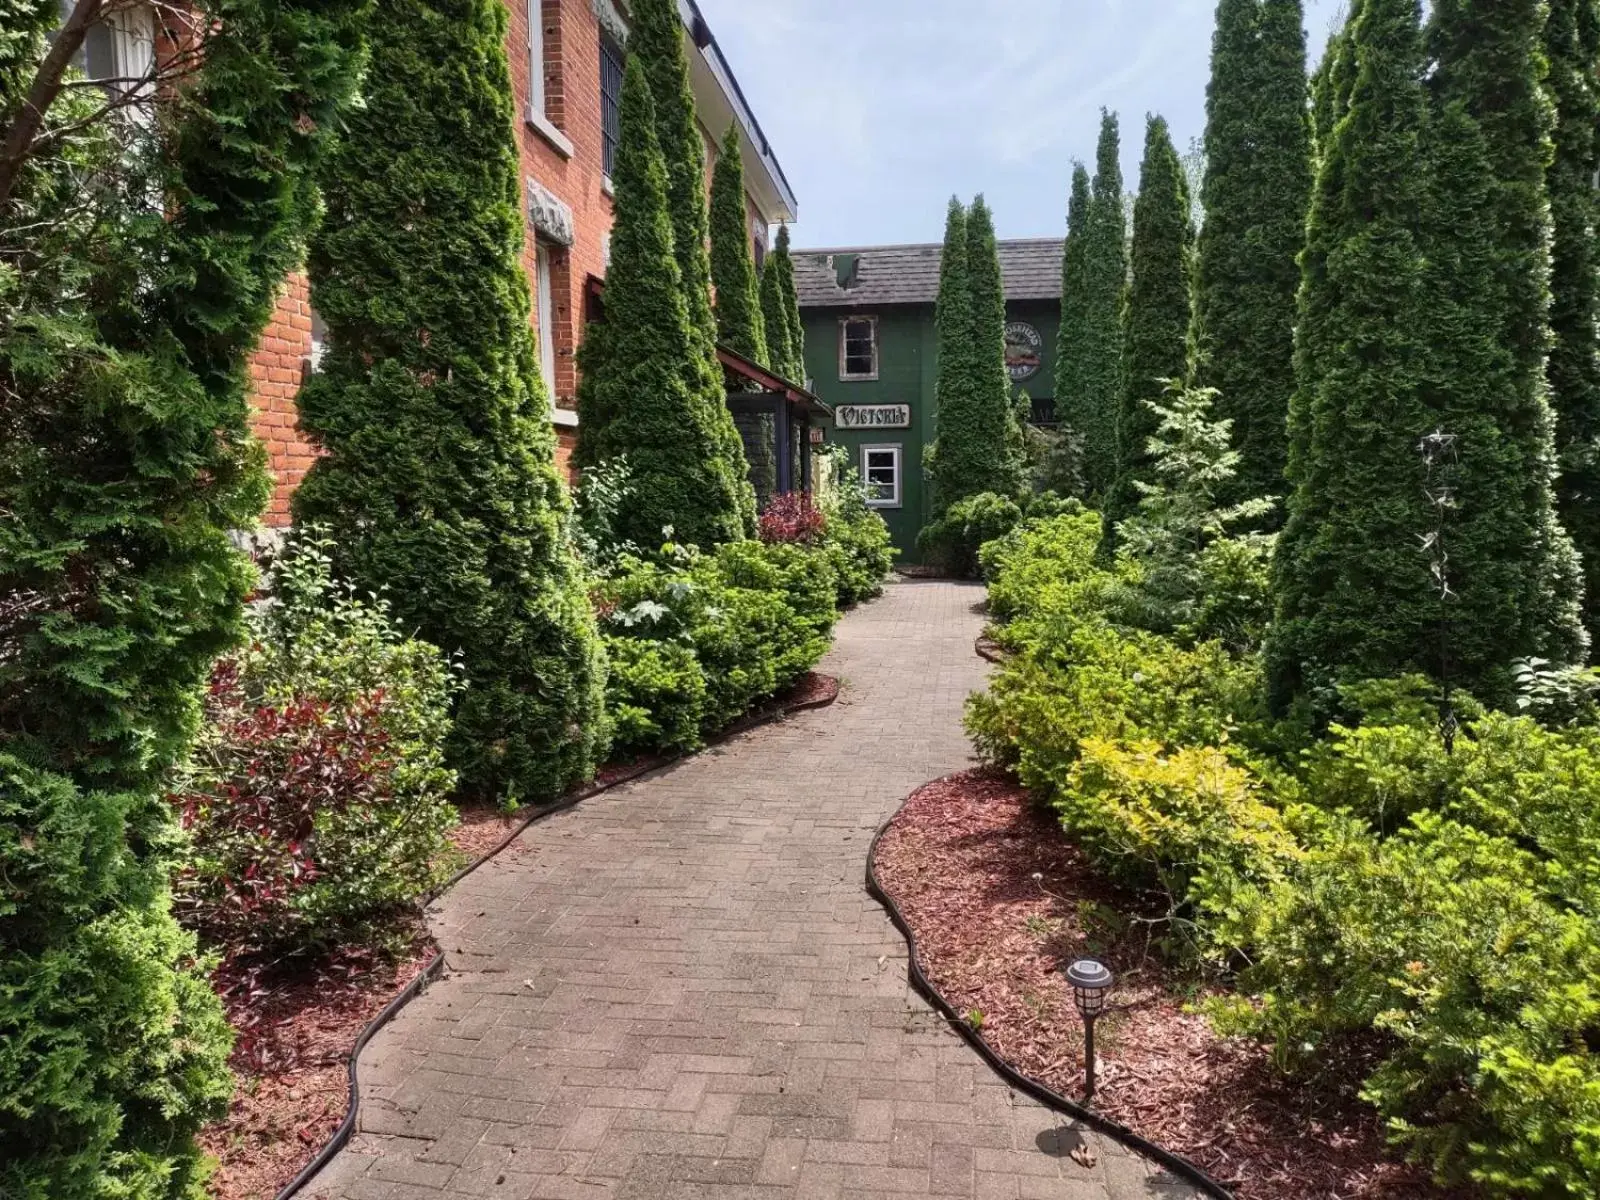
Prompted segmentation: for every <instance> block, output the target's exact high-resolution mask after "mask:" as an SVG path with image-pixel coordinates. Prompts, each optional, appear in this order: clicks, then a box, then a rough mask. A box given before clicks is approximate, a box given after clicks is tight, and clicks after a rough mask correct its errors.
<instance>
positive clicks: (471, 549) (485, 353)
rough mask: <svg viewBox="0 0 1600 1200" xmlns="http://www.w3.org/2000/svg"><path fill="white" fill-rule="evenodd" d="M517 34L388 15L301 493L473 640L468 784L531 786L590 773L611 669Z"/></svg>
mask: <svg viewBox="0 0 1600 1200" xmlns="http://www.w3.org/2000/svg"><path fill="white" fill-rule="evenodd" d="M505 36H506V12H505V6H504V5H503V4H501V3H499V0H391V2H390V3H387V4H385V5H384V7H383V12H382V19H381V20H377V21H374V22H373V26H372V63H371V66H370V68H369V70H368V72H367V75H366V87H365V104H364V106H363V107H362V108H361V109H360V110H358V111H357V112H355V113H353V114H352V116H351V119H350V126H349V130H348V132H347V133H346V135H345V137H344V139H343V140H342V142H341V143H340V146H339V149H338V151H337V153H336V154H335V155H334V156H333V158H332V161H331V162H330V163H329V166H328V169H327V170H326V171H325V172H324V173H323V189H324V194H325V196H326V201H327V208H328V215H327V219H326V221H325V222H324V224H323V227H322V229H321V231H320V233H319V234H318V236H317V237H316V238H315V240H314V241H313V245H312V252H311V259H310V274H311V294H312V300H313V302H314V303H315V304H316V307H317V311H318V312H320V313H321V314H322V316H323V319H324V320H326V322H327V325H328V352H327V355H326V357H325V358H324V359H323V361H322V365H321V368H320V370H319V372H318V373H317V374H316V375H315V376H313V378H312V379H311V380H310V382H309V383H308V384H307V386H306V387H305V389H304V390H303V391H302V393H301V397H300V413H301V424H302V426H303V427H304V428H305V430H306V431H307V433H309V434H310V435H311V436H312V438H313V439H314V440H315V441H316V442H317V443H318V445H319V446H320V447H321V448H322V450H323V451H324V454H323V456H322V457H320V458H319V459H318V460H317V462H316V464H315V466H314V467H313V468H312V470H311V473H310V475H309V476H308V477H307V478H306V481H305V483H304V485H303V486H302V487H301V488H300V490H299V492H298V493H297V494H296V497H295V514H296V516H297V518H298V519H300V520H301V521H305V522H316V523H320V524H322V525H325V526H327V527H328V529H329V530H330V531H331V534H332V538H333V541H334V544H335V551H334V554H335V560H336V566H337V569H338V570H339V571H340V573H342V574H343V575H344V576H345V577H347V578H348V579H350V580H352V581H355V582H356V583H357V584H358V585H359V586H360V587H362V588H363V589H366V590H371V591H378V590H384V591H386V593H387V595H388V598H389V600H390V603H391V604H392V605H393V607H394V612H395V616H396V618H397V619H398V620H399V621H400V622H401V624H403V625H404V626H405V627H406V628H408V629H414V630H416V631H417V632H418V633H419V634H420V635H421V636H422V637H424V638H426V639H427V640H428V641H430V642H433V643H434V644H435V645H438V646H442V647H444V648H445V649H447V650H450V651H460V652H461V654H462V656H463V662H464V665H465V669H466V673H467V678H468V680H469V681H470V686H469V687H468V688H467V690H466V691H465V693H464V694H463V695H462V698H461V700H460V701H459V703H458V706H457V711H456V719H455V729H454V732H453V734H452V740H451V753H452V757H453V759H454V763H455V765H456V766H457V767H458V768H459V769H460V771H461V775H462V783H463V786H464V788H465V789H466V790H467V791H468V792H470V793H472V794H474V795H477V796H482V797H502V796H508V797H512V798H515V799H517V800H521V801H526V802H530V803H531V802H539V801H544V800H548V799H551V798H552V797H555V796H558V795H560V794H561V793H562V792H563V791H565V790H566V788H567V787H568V786H569V785H571V784H572V783H573V782H574V781H576V780H579V779H583V778H585V777H587V776H588V775H589V774H591V773H592V771H593V769H594V766H595V762H596V758H597V756H598V755H599V754H601V753H603V751H604V749H605V745H606V736H605V728H604V720H603V715H602V714H603V708H602V701H603V688H604V678H605V672H604V665H603V662H602V660H601V652H600V647H599V638H598V635H597V632H596V629H595V625H594V619H593V617H592V615H591V614H590V611H589V607H588V603H587V596H586V592H585V587H584V580H583V576H582V572H581V569H580V567H579V564H578V561H577V557H576V555H575V553H574V551H573V547H572V544H571V541H570V538H569V535H568V532H567V525H568V522H567V513H568V499H567V495H566V489H565V487H564V485H563V483H562V481H561V479H560V476H559V474H558V472H557V470H556V466H555V442H554V434H553V431H552V428H551V426H550V422H549V411H550V399H549V397H548V395H547V394H546V393H545V390H544V386H543V383H542V381H541V379H540V376H539V370H538V365H537V359H536V355H535V351H534V343H533V336H532V330H531V328H530V324H529V300H528V284H527V279H526V277H525V276H524V274H523V270H522V266H521V254H522V250H523V237H524V235H523V222H522V216H521V213H522V206H521V203H520V195H521V188H520V177H521V176H520V171H519V170H518V166H517V151H516V144H515V141H514V139H513V136H512V133H511V120H512V115H513V114H512V101H511V78H510V71H509V69H508V66H507V62H506V52H505Z"/></svg>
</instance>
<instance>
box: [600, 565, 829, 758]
mask: <svg viewBox="0 0 1600 1200" xmlns="http://www.w3.org/2000/svg"><path fill="white" fill-rule="evenodd" d="M836 590H837V583H836V580H835V577H834V574H833V570H832V567H831V565H830V563H829V560H828V557H827V556H826V555H825V554H824V553H822V552H820V551H817V550H813V549H809V548H806V547H801V546H789V545H773V546H766V545H762V544H761V543H759V542H732V543H728V544H727V545H724V546H722V547H719V548H718V550H717V552H716V553H715V554H710V555H705V554H701V553H700V552H699V551H697V550H694V549H692V548H684V547H678V546H670V545H669V546H667V547H666V548H665V550H664V554H663V557H662V559H661V560H660V561H654V562H647V561H643V560H640V559H631V560H625V561H624V564H623V567H622V569H621V570H620V571H619V572H618V574H617V575H616V576H615V577H613V578H612V579H609V580H606V581H605V582H604V583H603V584H602V585H601V587H600V590H599V593H598V600H599V605H600V609H601V612H602V614H603V621H604V625H605V628H606V632H607V637H608V640H609V641H611V642H623V641H632V642H637V643H643V644H645V645H648V646H655V647H669V646H670V647H674V648H675V649H673V650H671V651H667V650H665V649H663V650H662V651H661V653H660V654H658V655H653V656H652V655H649V654H645V653H642V652H640V651H638V650H633V649H629V650H627V651H626V652H625V666H624V669H623V672H622V674H621V676H620V677H619V678H618V679H617V680H616V681H615V682H614V683H613V685H612V686H611V687H610V688H609V689H608V693H607V705H608V708H610V709H611V711H612V712H613V713H614V714H617V715H619V716H620V717H621V718H622V719H624V720H626V721H628V722H629V723H630V727H631V730H632V732H631V733H630V735H629V741H630V745H632V746H633V747H634V748H636V749H682V748H684V747H685V745H686V744H687V733H686V732H685V731H686V728H687V714H688V713H689V711H690V710H691V709H692V707H693V706H695V705H698V706H699V710H700V716H699V721H698V729H699V731H700V733H701V734H710V733H715V732H716V731H718V730H721V729H723V728H726V727H727V726H728V725H729V724H731V723H732V722H734V721H735V720H737V719H738V718H739V717H741V716H743V715H744V714H745V713H746V712H748V711H749V710H750V709H751V708H752V707H753V706H754V705H756V704H757V703H759V702H760V701H762V700H765V699H767V698H768V697H770V696H772V695H774V694H775V693H777V692H779V691H781V690H782V689H783V688H785V687H787V686H789V685H790V684H792V683H794V682H795V681H796V680H798V679H799V678H800V677H801V676H803V675H804V674H805V673H806V672H807V671H809V670H810V669H811V668H812V667H813V666H815V665H816V663H817V661H818V660H819V659H820V658H821V657H822V656H823V655H824V654H825V653H826V652H827V649H828V644H829V636H830V634H831V631H832V628H833V624H834V621H835V619H836V617H837V610H836V608H835V604H834V597H835V594H836ZM683 652H687V653H688V654H689V655H692V659H693V662H694V664H695V665H696V666H697V667H698V669H699V672H700V675H701V677H702V682H703V694H702V691H701V689H700V688H699V687H697V686H696V685H695V684H694V683H693V682H692V680H690V679H689V678H688V675H689V674H690V672H689V670H688V663H687V661H686V659H685V657H684V653H683ZM657 691H659V692H660V693H661V696H662V698H663V699H664V700H665V702H666V703H668V704H670V705H672V706H674V707H675V708H677V709H680V710H681V711H674V712H672V713H670V714H667V716H666V717H663V716H662V715H660V714H657V715H656V716H655V719H654V721H649V720H645V719H643V718H641V716H640V715H639V714H638V713H637V712H632V711H630V710H634V709H648V708H649V704H650V702H651V701H650V697H651V696H652V695H653V694H654V693H656V692H657ZM652 726H654V727H655V728H652Z"/></svg>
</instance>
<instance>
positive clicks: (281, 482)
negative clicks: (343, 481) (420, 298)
mask: <svg viewBox="0 0 1600 1200" xmlns="http://www.w3.org/2000/svg"><path fill="white" fill-rule="evenodd" d="M310 357H311V300H310V297H309V295H308V290H307V286H306V277H305V276H304V275H301V274H298V273H297V274H294V275H291V276H289V278H288V280H286V281H285V283H284V288H283V293H282V295H280V296H279V297H278V307H277V311H276V312H274V313H273V316H272V323H271V324H270V325H268V326H267V332H266V334H265V336H264V337H263V338H262V339H261V347H260V349H258V350H257V351H256V353H255V357H254V358H252V359H251V360H250V381H251V391H252V397H251V400H252V407H253V408H254V410H255V411H254V412H253V413H252V415H251V426H252V428H253V429H254V430H255V433H256V436H257V437H259V438H260V439H261V441H262V442H263V443H264V444H265V446H266V448H267V456H268V459H269V462H270V465H271V468H272V473H273V475H274V477H275V486H274V487H273V490H272V504H271V506H270V507H269V508H268V509H267V515H266V517H265V521H266V524H268V525H270V526H273V527H275V528H277V527H282V526H285V525H287V524H288V523H289V497H290V496H291V495H293V494H294V489H295V488H297V487H299V486H300V481H301V480H302V479H304V478H305V476H306V472H307V471H308V470H309V469H310V468H311V462H312V459H313V457H314V456H315V453H316V451H315V450H314V448H313V447H312V446H311V445H310V444H309V443H308V442H307V441H306V440H305V438H304V436H303V435H302V434H301V433H300V429H299V424H298V419H299V418H298V412H297V410H296V409H295V404H294V401H295V396H296V395H298V394H299V391H300V381H301V379H302V378H303V377H304V374H305V370H306V364H307V362H308V361H309V359H310Z"/></svg>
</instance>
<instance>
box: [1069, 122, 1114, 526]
mask: <svg viewBox="0 0 1600 1200" xmlns="http://www.w3.org/2000/svg"><path fill="white" fill-rule="evenodd" d="M1121 153H1122V147H1121V138H1120V135H1119V133H1118V130H1117V116H1116V114H1115V113H1110V112H1107V113H1103V114H1102V116H1101V124H1100V145H1099V149H1098V151H1097V152H1096V155H1095V175H1094V186H1093V191H1092V195H1091V199H1090V202H1089V223H1088V231H1087V237H1086V243H1085V247H1084V275H1085V282H1086V287H1085V289H1084V318H1085V319H1084V328H1083V342H1082V346H1081V349H1080V351H1079V353H1080V355H1081V366H1079V367H1078V368H1077V372H1078V375H1077V377H1078V379H1079V380H1080V384H1079V391H1078V393H1077V395H1075V396H1074V397H1072V398H1071V416H1070V417H1069V418H1068V420H1069V423H1070V424H1071V425H1072V426H1073V428H1074V429H1076V430H1077V431H1078V433H1079V435H1080V436H1081V437H1082V438H1083V475H1084V483H1085V484H1086V486H1087V487H1088V490H1089V495H1090V497H1091V499H1092V500H1094V501H1095V502H1101V501H1103V499H1104V497H1105V495H1106V494H1107V493H1108V492H1109V491H1110V489H1111V485H1112V484H1113V483H1114V482H1115V481H1116V476H1117V409H1118V406H1119V405H1120V404H1121V403H1122V304H1123V297H1124V293H1125V292H1126V290H1127V282H1128V245H1127V240H1128V225H1127V216H1126V213H1125V211H1124V209H1123V195H1122V163H1121V157H1120V156H1121Z"/></svg>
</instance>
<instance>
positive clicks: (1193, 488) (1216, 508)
mask: <svg viewBox="0 0 1600 1200" xmlns="http://www.w3.org/2000/svg"><path fill="white" fill-rule="evenodd" d="M1214 399H1215V394H1214V393H1212V392H1210V391H1206V390H1197V389H1186V388H1183V387H1181V386H1180V385H1178V384H1173V385H1172V386H1171V387H1170V388H1169V389H1168V401H1167V403H1166V404H1164V405H1163V404H1158V403H1156V402H1154V401H1149V402H1147V403H1148V404H1149V407H1150V410H1151V413H1152V414H1153V416H1154V418H1155V419H1156V421H1157V422H1158V424H1157V426H1156V430H1155V433H1154V435H1153V436H1152V437H1151V438H1150V440H1149V446H1148V458H1149V461H1150V463H1151V464H1152V466H1151V475H1152V478H1153V480H1154V482H1152V483H1143V482H1141V483H1139V484H1138V490H1139V492H1140V493H1141V495H1140V499H1139V508H1138V511H1137V512H1135V513H1134V514H1133V515H1132V516H1130V517H1129V518H1128V519H1127V520H1125V521H1124V522H1122V524H1121V525H1120V526H1119V527H1118V534H1119V539H1120V544H1119V551H1118V552H1119V553H1120V554H1121V555H1122V556H1123V557H1124V558H1125V559H1127V560H1128V561H1129V562H1130V563H1133V564H1136V566H1137V567H1138V572H1137V575H1138V581H1139V582H1138V585H1137V586H1136V587H1133V588H1130V589H1129V590H1128V593H1127V594H1128V598H1129V601H1130V602H1131V604H1132V606H1133V610H1134V611H1135V612H1136V613H1137V614H1138V615H1137V617H1135V618H1134V623H1135V624H1138V625H1140V626H1142V627H1144V628H1147V629H1154V630H1157V631H1158V632H1162V633H1169V634H1175V635H1177V636H1178V637H1179V639H1180V640H1182V641H1185V642H1203V641H1207V640H1210V639H1213V638H1215V639H1218V640H1220V641H1222V642H1224V643H1226V644H1227V645H1229V646H1230V647H1232V648H1234V649H1236V650H1240V651H1243V650H1249V649H1253V648H1255V647H1257V646H1259V645H1260V643H1261V638H1262V636H1263V634H1264V633H1265V631H1266V627H1267V622H1268V619H1269V617H1270V615H1271V598H1270V593H1269V583H1270V579H1269V569H1268V568H1269V563H1270V560H1271V555H1272V544H1273V537H1272V535H1270V534H1256V533H1243V534H1235V533H1232V532H1230V530H1231V529H1232V527H1234V526H1236V525H1259V524H1261V523H1262V517H1263V516H1264V515H1265V514H1266V513H1267V511H1268V510H1270V509H1271V507H1272V500H1270V499H1268V498H1261V497H1258V498H1256V499H1254V500H1249V501H1246V502H1244V503H1242V504H1234V505H1229V506H1226V507H1224V506H1223V504H1222V502H1221V497H1222V496H1223V495H1225V494H1227V493H1228V492H1229V491H1230V490H1231V486H1230V485H1231V484H1232V482H1233V479H1234V474H1235V472H1236V471H1237V469H1238V466H1239V462H1240V458H1241V455H1240V453H1239V452H1238V451H1237V450H1231V449H1229V442H1230V433H1231V427H1230V423H1229V422H1228V421H1212V420H1211V405H1212V402H1213V401H1214Z"/></svg>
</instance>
